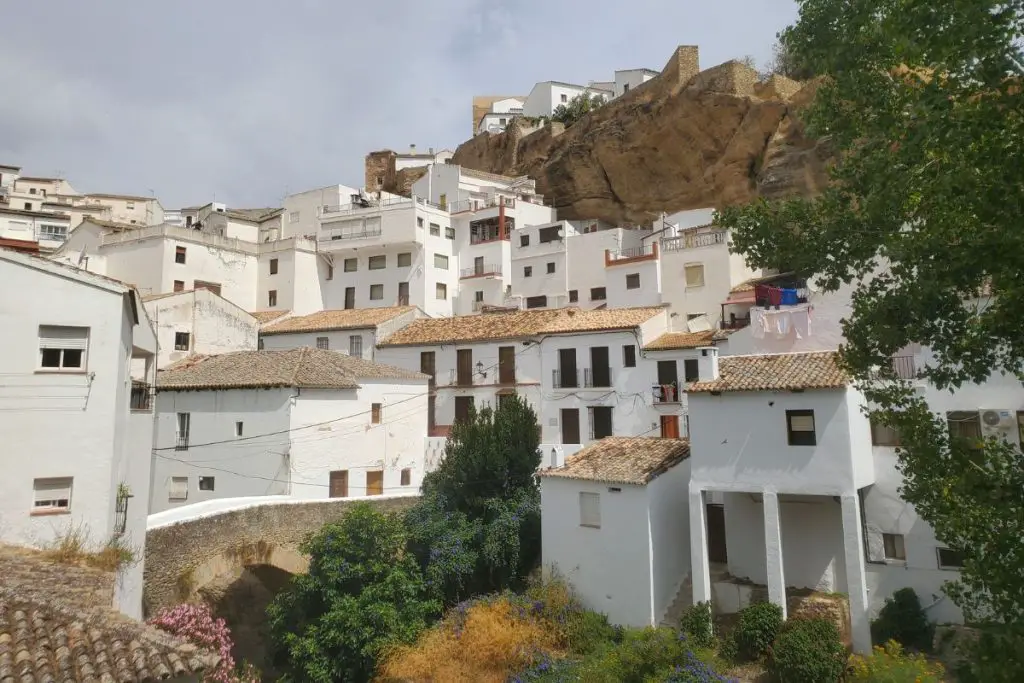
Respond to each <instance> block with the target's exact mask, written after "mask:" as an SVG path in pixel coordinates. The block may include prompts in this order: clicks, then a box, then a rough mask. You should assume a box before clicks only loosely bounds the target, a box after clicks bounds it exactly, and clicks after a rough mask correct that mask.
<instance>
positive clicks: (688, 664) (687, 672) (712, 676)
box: [662, 652, 734, 683]
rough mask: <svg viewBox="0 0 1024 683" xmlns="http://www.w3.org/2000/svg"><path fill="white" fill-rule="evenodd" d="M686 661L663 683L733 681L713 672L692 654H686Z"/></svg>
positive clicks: (724, 682) (726, 682) (719, 682)
mask: <svg viewBox="0 0 1024 683" xmlns="http://www.w3.org/2000/svg"><path fill="white" fill-rule="evenodd" d="M685 658H686V661H685V663H683V664H678V665H676V667H675V669H673V670H672V672H671V673H669V674H668V675H667V676H665V677H664V679H662V680H663V683H733V682H734V679H732V678H726V677H725V676H723V675H722V674H720V673H718V672H717V671H715V670H714V668H712V667H711V666H710V665H709V664H707V663H706V662H703V661H701V660H700V659H699V658H698V657H697V656H696V655H695V654H694V653H692V652H687V653H686V656H685Z"/></svg>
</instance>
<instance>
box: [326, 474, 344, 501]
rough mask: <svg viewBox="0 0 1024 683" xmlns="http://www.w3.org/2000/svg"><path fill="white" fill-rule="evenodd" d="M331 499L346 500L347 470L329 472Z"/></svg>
mask: <svg viewBox="0 0 1024 683" xmlns="http://www.w3.org/2000/svg"><path fill="white" fill-rule="evenodd" d="M330 481H331V486H330V494H329V495H330V497H331V498H348V470H335V471H334V472H331V479H330Z"/></svg>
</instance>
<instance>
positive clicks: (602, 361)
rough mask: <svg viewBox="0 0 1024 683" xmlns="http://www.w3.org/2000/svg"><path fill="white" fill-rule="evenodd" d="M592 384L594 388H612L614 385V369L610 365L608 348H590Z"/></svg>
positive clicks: (590, 383)
mask: <svg viewBox="0 0 1024 683" xmlns="http://www.w3.org/2000/svg"><path fill="white" fill-rule="evenodd" d="M590 380H591V381H590V382H589V383H588V384H589V386H592V387H610V386H611V385H612V369H611V366H610V365H609V364H608V347H607V346H592V347H590Z"/></svg>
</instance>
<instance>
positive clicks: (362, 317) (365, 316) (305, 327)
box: [254, 306, 416, 335]
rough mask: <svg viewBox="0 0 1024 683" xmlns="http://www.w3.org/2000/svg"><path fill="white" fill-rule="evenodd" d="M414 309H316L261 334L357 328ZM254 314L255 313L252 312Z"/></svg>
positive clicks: (283, 321)
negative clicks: (314, 311)
mask: <svg viewBox="0 0 1024 683" xmlns="http://www.w3.org/2000/svg"><path fill="white" fill-rule="evenodd" d="M414 310H416V307H415V306H389V307H387V308H349V309H339V310H330V311H317V312H316V313H310V314H309V315H297V316H294V317H291V318H288V319H287V320H282V321H280V322H276V323H274V324H272V325H268V326H266V327H264V328H263V330H261V334H265V335H269V334H286V333H288V332H323V331H326V330H357V329H362V328H367V327H376V326H377V325H380V324H381V323H385V322H387V321H388V320H391V319H392V318H395V317H398V316H400V315H402V314H403V313H409V312H410V311H414ZM254 315H255V314H254Z"/></svg>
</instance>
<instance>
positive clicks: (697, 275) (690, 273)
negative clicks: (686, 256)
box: [684, 263, 704, 287]
mask: <svg viewBox="0 0 1024 683" xmlns="http://www.w3.org/2000/svg"><path fill="white" fill-rule="evenodd" d="M684 273H685V275H686V286H687V287H703V286H704V264H703V263H692V264H690V265H688V266H686V268H685V269H684Z"/></svg>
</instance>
